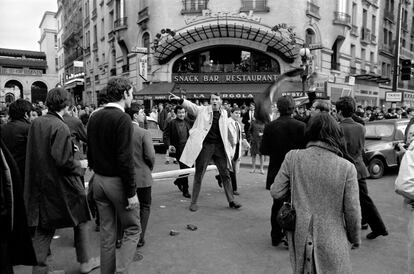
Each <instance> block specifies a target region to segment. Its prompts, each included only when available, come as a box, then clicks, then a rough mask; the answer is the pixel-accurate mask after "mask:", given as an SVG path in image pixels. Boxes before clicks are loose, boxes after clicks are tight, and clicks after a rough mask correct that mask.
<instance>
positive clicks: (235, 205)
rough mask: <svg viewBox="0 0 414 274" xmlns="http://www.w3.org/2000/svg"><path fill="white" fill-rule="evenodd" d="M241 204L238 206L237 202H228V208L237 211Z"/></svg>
mask: <svg viewBox="0 0 414 274" xmlns="http://www.w3.org/2000/svg"><path fill="white" fill-rule="evenodd" d="M241 206H242V205H241V204H239V203H238V202H236V201H232V202H230V203H229V207H230V208H235V209H238V208H241Z"/></svg>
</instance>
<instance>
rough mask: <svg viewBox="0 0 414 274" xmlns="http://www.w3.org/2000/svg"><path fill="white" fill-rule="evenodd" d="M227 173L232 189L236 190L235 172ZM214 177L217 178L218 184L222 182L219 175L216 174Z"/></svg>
mask: <svg viewBox="0 0 414 274" xmlns="http://www.w3.org/2000/svg"><path fill="white" fill-rule="evenodd" d="M229 174H230V181H231V187H232V189H233V191H237V177H236V172H234V171H230V172H229ZM216 179H217V182H218V183H219V184H222V182H223V180H221V177H220V175H216Z"/></svg>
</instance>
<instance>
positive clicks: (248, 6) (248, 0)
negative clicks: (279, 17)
mask: <svg viewBox="0 0 414 274" xmlns="http://www.w3.org/2000/svg"><path fill="white" fill-rule="evenodd" d="M251 10H253V11H262V12H268V11H269V8H268V7H267V0H242V7H241V9H240V11H251Z"/></svg>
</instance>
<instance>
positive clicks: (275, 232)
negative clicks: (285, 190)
mask: <svg viewBox="0 0 414 274" xmlns="http://www.w3.org/2000/svg"><path fill="white" fill-rule="evenodd" d="M283 202H284V201H282V200H276V199H273V205H272V212H271V215H270V223H271V225H272V230H271V231H270V236H271V237H272V242H276V243H277V242H280V241H281V240H282V238H283V237H284V233H283V231H282V228H281V227H280V226H279V224H278V223H277V221H276V217H277V213H278V212H279V209H280V208H281V207H282V205H283Z"/></svg>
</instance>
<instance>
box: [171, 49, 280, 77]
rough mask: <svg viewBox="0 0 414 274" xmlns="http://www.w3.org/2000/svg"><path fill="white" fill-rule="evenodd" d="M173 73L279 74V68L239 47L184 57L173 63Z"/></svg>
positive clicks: (263, 55) (276, 64) (268, 59)
mask: <svg viewBox="0 0 414 274" xmlns="http://www.w3.org/2000/svg"><path fill="white" fill-rule="evenodd" d="M173 72H174V73H233V72H234V73H241V72H245V73H250V72H274V73H276V74H280V66H279V63H278V61H276V60H275V59H273V58H271V57H270V56H268V55H266V54H264V53H261V52H258V51H255V50H251V49H244V48H240V47H218V48H212V49H209V50H203V51H197V52H192V53H189V54H186V55H184V56H183V57H181V58H180V59H178V60H177V61H176V62H175V63H174V66H173Z"/></svg>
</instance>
